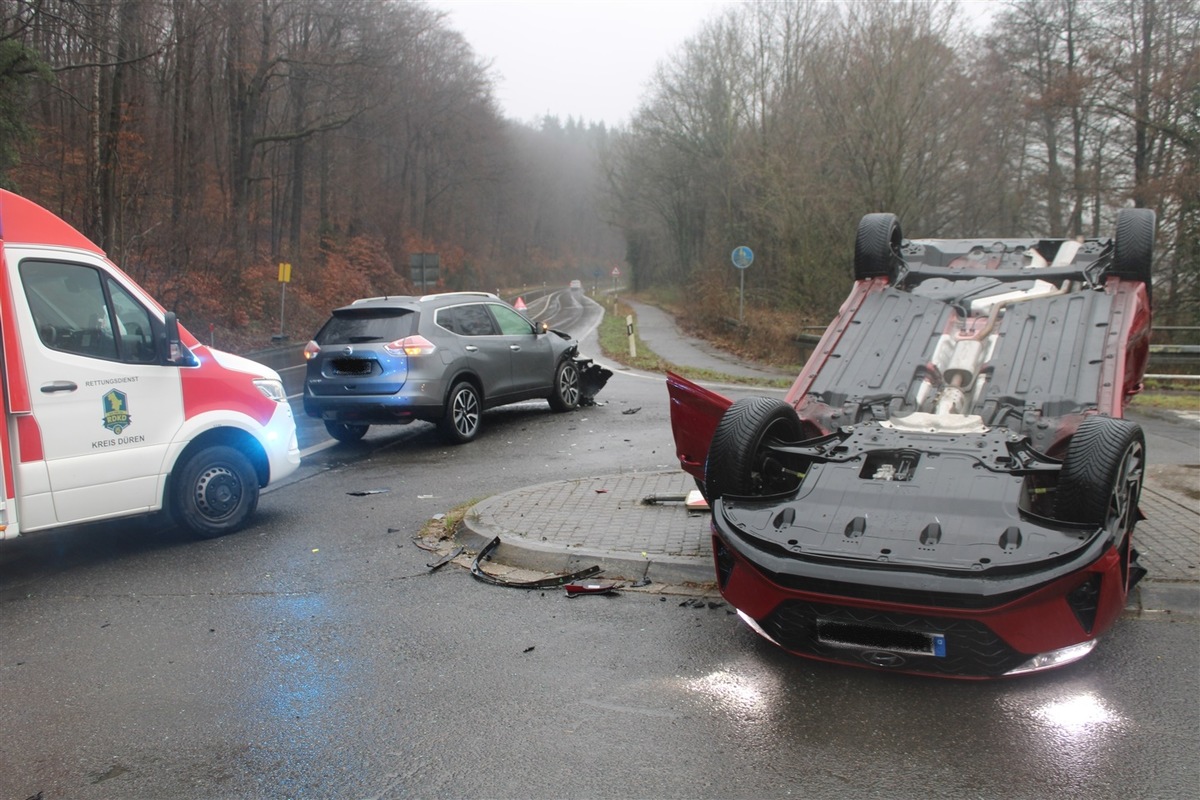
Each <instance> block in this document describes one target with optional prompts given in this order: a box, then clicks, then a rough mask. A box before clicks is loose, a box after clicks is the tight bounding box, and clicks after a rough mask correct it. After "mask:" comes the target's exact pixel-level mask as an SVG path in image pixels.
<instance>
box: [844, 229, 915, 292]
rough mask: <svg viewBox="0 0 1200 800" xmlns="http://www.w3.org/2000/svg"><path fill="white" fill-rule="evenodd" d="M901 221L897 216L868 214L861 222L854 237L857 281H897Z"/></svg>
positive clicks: (901, 237) (900, 260) (899, 261)
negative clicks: (882, 278)
mask: <svg viewBox="0 0 1200 800" xmlns="http://www.w3.org/2000/svg"><path fill="white" fill-rule="evenodd" d="M903 238H904V237H903V236H902V235H901V233H900V220H899V219H897V218H896V215H895V214H867V215H866V216H864V217H863V218H862V219H861V220H859V223H858V235H857V236H855V237H854V279H855V280H856V281H861V280H864V279H867V278H878V277H880V276H883V277H886V278H888V279H889V280H890V281H891V282H892V283H895V282H896V278H897V276H898V275H899V274H900V265H901V264H903V263H904V262H903V259H902V258H901V257H900V243H901V242H902V241H903Z"/></svg>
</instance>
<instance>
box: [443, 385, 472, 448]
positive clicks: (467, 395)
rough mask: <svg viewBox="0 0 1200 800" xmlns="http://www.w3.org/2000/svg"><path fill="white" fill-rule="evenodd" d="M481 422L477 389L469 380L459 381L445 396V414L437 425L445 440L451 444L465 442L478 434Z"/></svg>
mask: <svg viewBox="0 0 1200 800" xmlns="http://www.w3.org/2000/svg"><path fill="white" fill-rule="evenodd" d="M482 422H483V404H482V403H481V402H480V399H479V390H478V389H476V388H475V385H474V384H473V383H471V382H470V381H459V382H458V383H456V384H454V388H453V389H451V390H450V396H449V397H447V398H446V415H445V416H444V417H442V420H441V422H439V423H438V427H439V428H440V429H441V431H442V435H443V436H444V437H445V439H446V441H448V442H450V443H451V444H466V443H467V442H469V441H471V440H472V439H474V438H475V437H476V436H478V435H479V426H480V424H481V423H482Z"/></svg>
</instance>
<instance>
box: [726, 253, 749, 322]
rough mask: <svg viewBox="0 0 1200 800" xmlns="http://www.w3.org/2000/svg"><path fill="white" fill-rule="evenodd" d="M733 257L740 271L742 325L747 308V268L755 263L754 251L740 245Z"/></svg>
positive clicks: (739, 310)
mask: <svg viewBox="0 0 1200 800" xmlns="http://www.w3.org/2000/svg"><path fill="white" fill-rule="evenodd" d="M731 257H732V259H733V265H734V266H735V267H737V269H738V277H739V286H738V322H739V323H741V322H742V321H743V317H744V316H745V308H746V268H747V267H749V266H750V265H751V264H753V263H754V251H753V250H751V249H750V248H749V247H746V245H744V244H743V245H739V246H738V247H735V248H733V253H732V254H731Z"/></svg>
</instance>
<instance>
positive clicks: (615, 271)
mask: <svg viewBox="0 0 1200 800" xmlns="http://www.w3.org/2000/svg"><path fill="white" fill-rule="evenodd" d="M612 276H613V277H614V278H619V277H621V268H620V267H613V271H612Z"/></svg>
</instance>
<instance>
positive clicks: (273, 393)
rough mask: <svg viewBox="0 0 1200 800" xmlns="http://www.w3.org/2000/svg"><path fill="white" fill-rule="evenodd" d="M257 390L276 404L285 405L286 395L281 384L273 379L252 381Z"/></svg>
mask: <svg viewBox="0 0 1200 800" xmlns="http://www.w3.org/2000/svg"><path fill="white" fill-rule="evenodd" d="M254 385H255V386H257V387H258V390H259V391H260V392H262V393H263V394H264V395H266V396H267V397H268V398H269V399H271V400H274V401H275V402H276V403H286V402H287V395H286V394H284V391H283V382H282V381H279V380H277V379H275V378H259V379H257V380H255V381H254Z"/></svg>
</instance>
